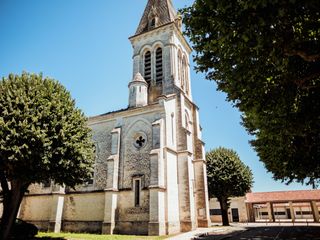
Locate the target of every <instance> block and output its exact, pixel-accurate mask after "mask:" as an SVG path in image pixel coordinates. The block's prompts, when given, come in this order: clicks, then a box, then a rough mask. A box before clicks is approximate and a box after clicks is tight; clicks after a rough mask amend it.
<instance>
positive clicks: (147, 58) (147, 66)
mask: <svg viewBox="0 0 320 240" xmlns="http://www.w3.org/2000/svg"><path fill="white" fill-rule="evenodd" d="M144 79H145V80H146V82H147V83H148V84H150V81H151V52H150V51H148V52H146V54H145V55H144Z"/></svg>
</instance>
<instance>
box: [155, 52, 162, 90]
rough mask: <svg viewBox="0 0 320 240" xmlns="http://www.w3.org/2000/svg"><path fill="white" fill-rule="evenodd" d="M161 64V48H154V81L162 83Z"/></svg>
mask: <svg viewBox="0 0 320 240" xmlns="http://www.w3.org/2000/svg"><path fill="white" fill-rule="evenodd" d="M162 79H163V64H162V48H160V47H159V48H158V49H157V50H156V83H157V84H159V83H162Z"/></svg>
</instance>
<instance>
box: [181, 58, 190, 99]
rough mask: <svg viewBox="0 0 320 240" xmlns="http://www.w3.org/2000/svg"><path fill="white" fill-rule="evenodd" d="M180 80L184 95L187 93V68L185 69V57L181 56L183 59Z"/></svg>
mask: <svg viewBox="0 0 320 240" xmlns="http://www.w3.org/2000/svg"><path fill="white" fill-rule="evenodd" d="M182 79H183V84H184V87H185V90H186V93H189V84H188V82H189V81H188V67H187V60H186V57H185V56H183V59H182Z"/></svg>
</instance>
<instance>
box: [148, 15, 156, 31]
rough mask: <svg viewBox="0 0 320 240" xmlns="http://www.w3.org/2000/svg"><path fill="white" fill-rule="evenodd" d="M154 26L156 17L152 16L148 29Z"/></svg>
mask: <svg viewBox="0 0 320 240" xmlns="http://www.w3.org/2000/svg"><path fill="white" fill-rule="evenodd" d="M155 27H156V18H152V19H151V20H150V23H149V29H152V28H155Z"/></svg>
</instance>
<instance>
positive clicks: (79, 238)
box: [36, 232, 168, 240]
mask: <svg viewBox="0 0 320 240" xmlns="http://www.w3.org/2000/svg"><path fill="white" fill-rule="evenodd" d="M167 237H168V236H162V237H148V236H133V235H99V234H85V233H84V234H82V233H46V232H40V233H39V234H38V235H37V238H36V239H43V240H49V239H52V240H60V239H61V240H62V239H65V240H67V239H68V240H125V239H128V240H161V239H165V238H167Z"/></svg>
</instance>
